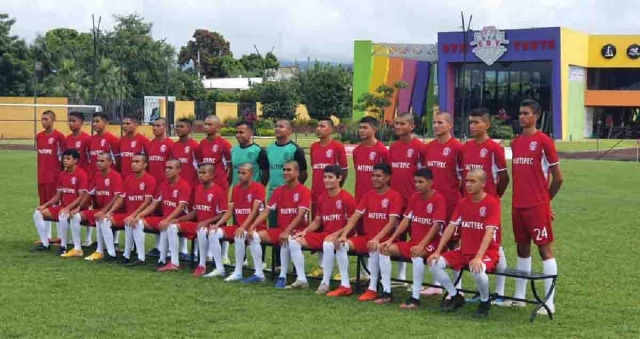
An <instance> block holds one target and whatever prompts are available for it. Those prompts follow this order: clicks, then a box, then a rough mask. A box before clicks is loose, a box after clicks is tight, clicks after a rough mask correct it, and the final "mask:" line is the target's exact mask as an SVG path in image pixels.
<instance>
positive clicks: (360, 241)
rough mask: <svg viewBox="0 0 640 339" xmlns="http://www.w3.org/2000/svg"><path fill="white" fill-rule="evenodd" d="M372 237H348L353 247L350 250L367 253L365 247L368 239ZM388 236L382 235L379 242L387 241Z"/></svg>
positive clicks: (367, 250) (367, 249)
mask: <svg viewBox="0 0 640 339" xmlns="http://www.w3.org/2000/svg"><path fill="white" fill-rule="evenodd" d="M371 239H373V236H369V235H364V236H359V235H358V236H355V237H351V238H349V241H351V243H352V244H353V248H350V250H352V251H354V252H356V253H358V254H367V253H369V248H368V247H367V243H368V242H369V240H371ZM388 239H389V237H384V239H382V240H380V243H383V242H385V241H387V240H388Z"/></svg>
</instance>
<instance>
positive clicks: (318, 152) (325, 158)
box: [310, 140, 349, 203]
mask: <svg viewBox="0 0 640 339" xmlns="http://www.w3.org/2000/svg"><path fill="white" fill-rule="evenodd" d="M310 152H311V168H313V174H312V181H311V199H312V200H311V201H312V202H314V203H317V201H318V198H319V197H320V195H322V194H323V193H325V192H326V191H327V190H326V188H325V187H324V180H323V178H324V168H325V167H327V166H329V165H338V166H340V167H342V169H343V170H347V169H349V163H348V162H347V153H346V152H345V150H344V145H342V143H340V142H338V141H336V140H331V142H330V143H329V144H327V145H326V146H322V145H321V144H320V142H319V141H317V142H314V143H313V144H312V145H311V151H310Z"/></svg>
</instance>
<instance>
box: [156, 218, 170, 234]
mask: <svg viewBox="0 0 640 339" xmlns="http://www.w3.org/2000/svg"><path fill="white" fill-rule="evenodd" d="M170 224H171V221H170V220H167V219H164V220H162V221H160V223H159V224H158V228H159V229H160V230H161V231H165V230H166V229H167V228H168V227H169V225H170Z"/></svg>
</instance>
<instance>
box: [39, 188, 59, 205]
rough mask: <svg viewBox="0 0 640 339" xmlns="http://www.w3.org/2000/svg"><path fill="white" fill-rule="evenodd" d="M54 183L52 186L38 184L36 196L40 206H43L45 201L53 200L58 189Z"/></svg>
mask: <svg viewBox="0 0 640 339" xmlns="http://www.w3.org/2000/svg"><path fill="white" fill-rule="evenodd" d="M56 186H57V185H56V184H55V183H53V184H38V196H39V197H40V205H44V204H45V203H46V202H47V201H49V200H51V198H53V197H54V196H55V195H56V193H57V191H58V189H57V187H56Z"/></svg>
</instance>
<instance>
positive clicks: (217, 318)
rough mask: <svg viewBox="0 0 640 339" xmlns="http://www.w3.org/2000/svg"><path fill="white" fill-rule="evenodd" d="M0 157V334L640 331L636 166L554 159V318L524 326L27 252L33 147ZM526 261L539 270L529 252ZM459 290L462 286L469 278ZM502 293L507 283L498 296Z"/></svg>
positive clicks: (507, 314)
mask: <svg viewBox="0 0 640 339" xmlns="http://www.w3.org/2000/svg"><path fill="white" fill-rule="evenodd" d="M0 159H1V160H2V161H0V171H2V173H3V175H2V176H1V177H0V187H2V188H3V189H2V193H3V194H2V195H0V206H2V208H1V209H0V229H3V230H4V236H3V237H2V238H0V248H1V249H2V253H3V255H2V256H0V265H1V267H3V269H2V272H1V273H0V291H2V293H0V305H2V307H0V319H2V321H0V338H42V337H52V338H61V337H66V338H87V337H92V338H94V337H95V338H129V337H131V338H133V337H138V338H139V337H145V338H150V337H153V338H179V337H221V336H228V337H236V338H242V337H332V338H333V337H349V338H355V337H418V336H419V337H434V338H435V337H437V338H454V337H458V338H471V337H474V338H514V337H541V338H542V337H544V338H551V337H565V338H567V337H572V338H573V337H592V338H603V337H628V338H637V337H639V336H640V324H638V316H637V315H638V314H640V306H639V305H640V303H638V299H637V295H636V294H635V293H634V292H636V291H635V289H636V287H637V286H639V285H640V275H639V274H637V268H636V266H637V265H636V264H634V262H636V261H637V258H638V252H637V248H640V238H639V237H638V236H637V232H636V229H637V218H638V212H637V206H638V202H637V190H636V189H635V188H636V187H637V186H638V181H637V179H636V177H635V176H633V175H631V173H634V172H637V171H638V165H637V164H635V163H623V162H596V161H564V162H563V164H562V166H563V169H564V173H565V186H564V188H563V190H562V192H561V193H560V195H559V196H558V198H557V199H556V201H555V202H554V209H555V211H556V214H557V221H556V224H555V229H556V238H557V244H556V254H557V257H558V263H559V268H560V278H559V287H558V288H559V289H558V293H557V299H556V308H557V311H558V314H557V316H556V319H555V320H554V321H548V320H547V319H545V318H542V317H539V318H538V319H537V320H536V322H535V323H533V324H530V323H529V322H528V313H529V311H530V310H531V308H530V307H529V308H527V309H526V310H521V309H518V310H516V309H498V308H493V309H492V313H491V316H490V318H488V319H486V320H483V321H478V320H476V319H473V318H472V317H471V314H472V313H473V311H474V310H475V307H476V306H475V305H469V306H466V307H465V308H463V309H462V310H461V311H460V312H458V314H453V315H445V314H440V313H439V312H438V310H437V309H438V306H437V305H438V302H437V301H436V300H423V307H422V308H421V309H420V310H418V311H415V312H412V311H402V310H400V309H399V308H398V304H399V302H400V301H401V300H404V299H405V298H406V296H407V294H406V293H405V292H398V293H396V299H397V300H396V302H394V304H392V305H386V306H377V305H374V304H371V303H368V304H364V303H360V302H358V301H357V300H356V298H355V297H351V298H344V299H338V300H336V299H329V298H326V297H321V296H316V295H315V294H313V290H310V291H279V290H274V289H273V288H272V287H271V285H270V284H264V285H262V286H243V285H241V284H229V283H224V282H222V281H220V280H213V281H212V280H205V279H195V278H192V277H191V276H190V271H189V270H186V269H185V270H182V271H181V272H178V273H168V274H159V273H155V272H153V271H152V267H151V265H148V266H147V267H142V268H138V269H127V268H124V267H121V266H119V265H117V264H104V263H101V264H94V263H88V262H85V261H83V260H73V259H68V260H63V259H61V258H58V257H56V256H54V255H53V253H46V254H42V253H30V252H29V251H28V250H29V248H30V247H31V246H32V241H33V240H34V239H35V238H36V232H35V230H34V227H33V224H32V220H31V214H32V211H33V207H34V206H35V205H36V203H37V200H36V195H35V192H36V185H35V181H34V178H35V166H34V163H35V161H34V159H35V153H33V152H6V151H0ZM611 178H616V179H617V180H611ZM351 179H352V177H351ZM348 187H349V188H350V189H351V188H352V187H353V180H349V182H348ZM508 195H509V194H508ZM509 205H510V198H509V197H507V198H505V199H504V206H505V208H503V214H504V215H503V220H504V229H505V230H504V237H503V238H504V247H505V249H506V253H507V257H508V261H509V264H510V266H511V265H514V264H515V257H514V256H515V245H514V244H513V241H512V232H511V223H510V208H508V206H509ZM612 216H615V217H616V218H613V217H612ZM149 238H150V237H149ZM149 240H150V239H149ZM314 263H315V260H313V261H312V260H309V261H308V266H309V267H310V266H312V264H314ZM534 268H535V269H538V270H539V269H540V261H539V259H538V258H535V259H534ZM409 275H410V271H409ZM428 279H430V277H428ZM465 285H466V286H467V287H470V286H472V285H473V282H472V279H471V278H470V277H467V278H466V279H465ZM314 287H315V284H314V286H312V289H313V288H314ZM513 288H514V282H513V281H508V282H507V291H509V292H512V291H513Z"/></svg>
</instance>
